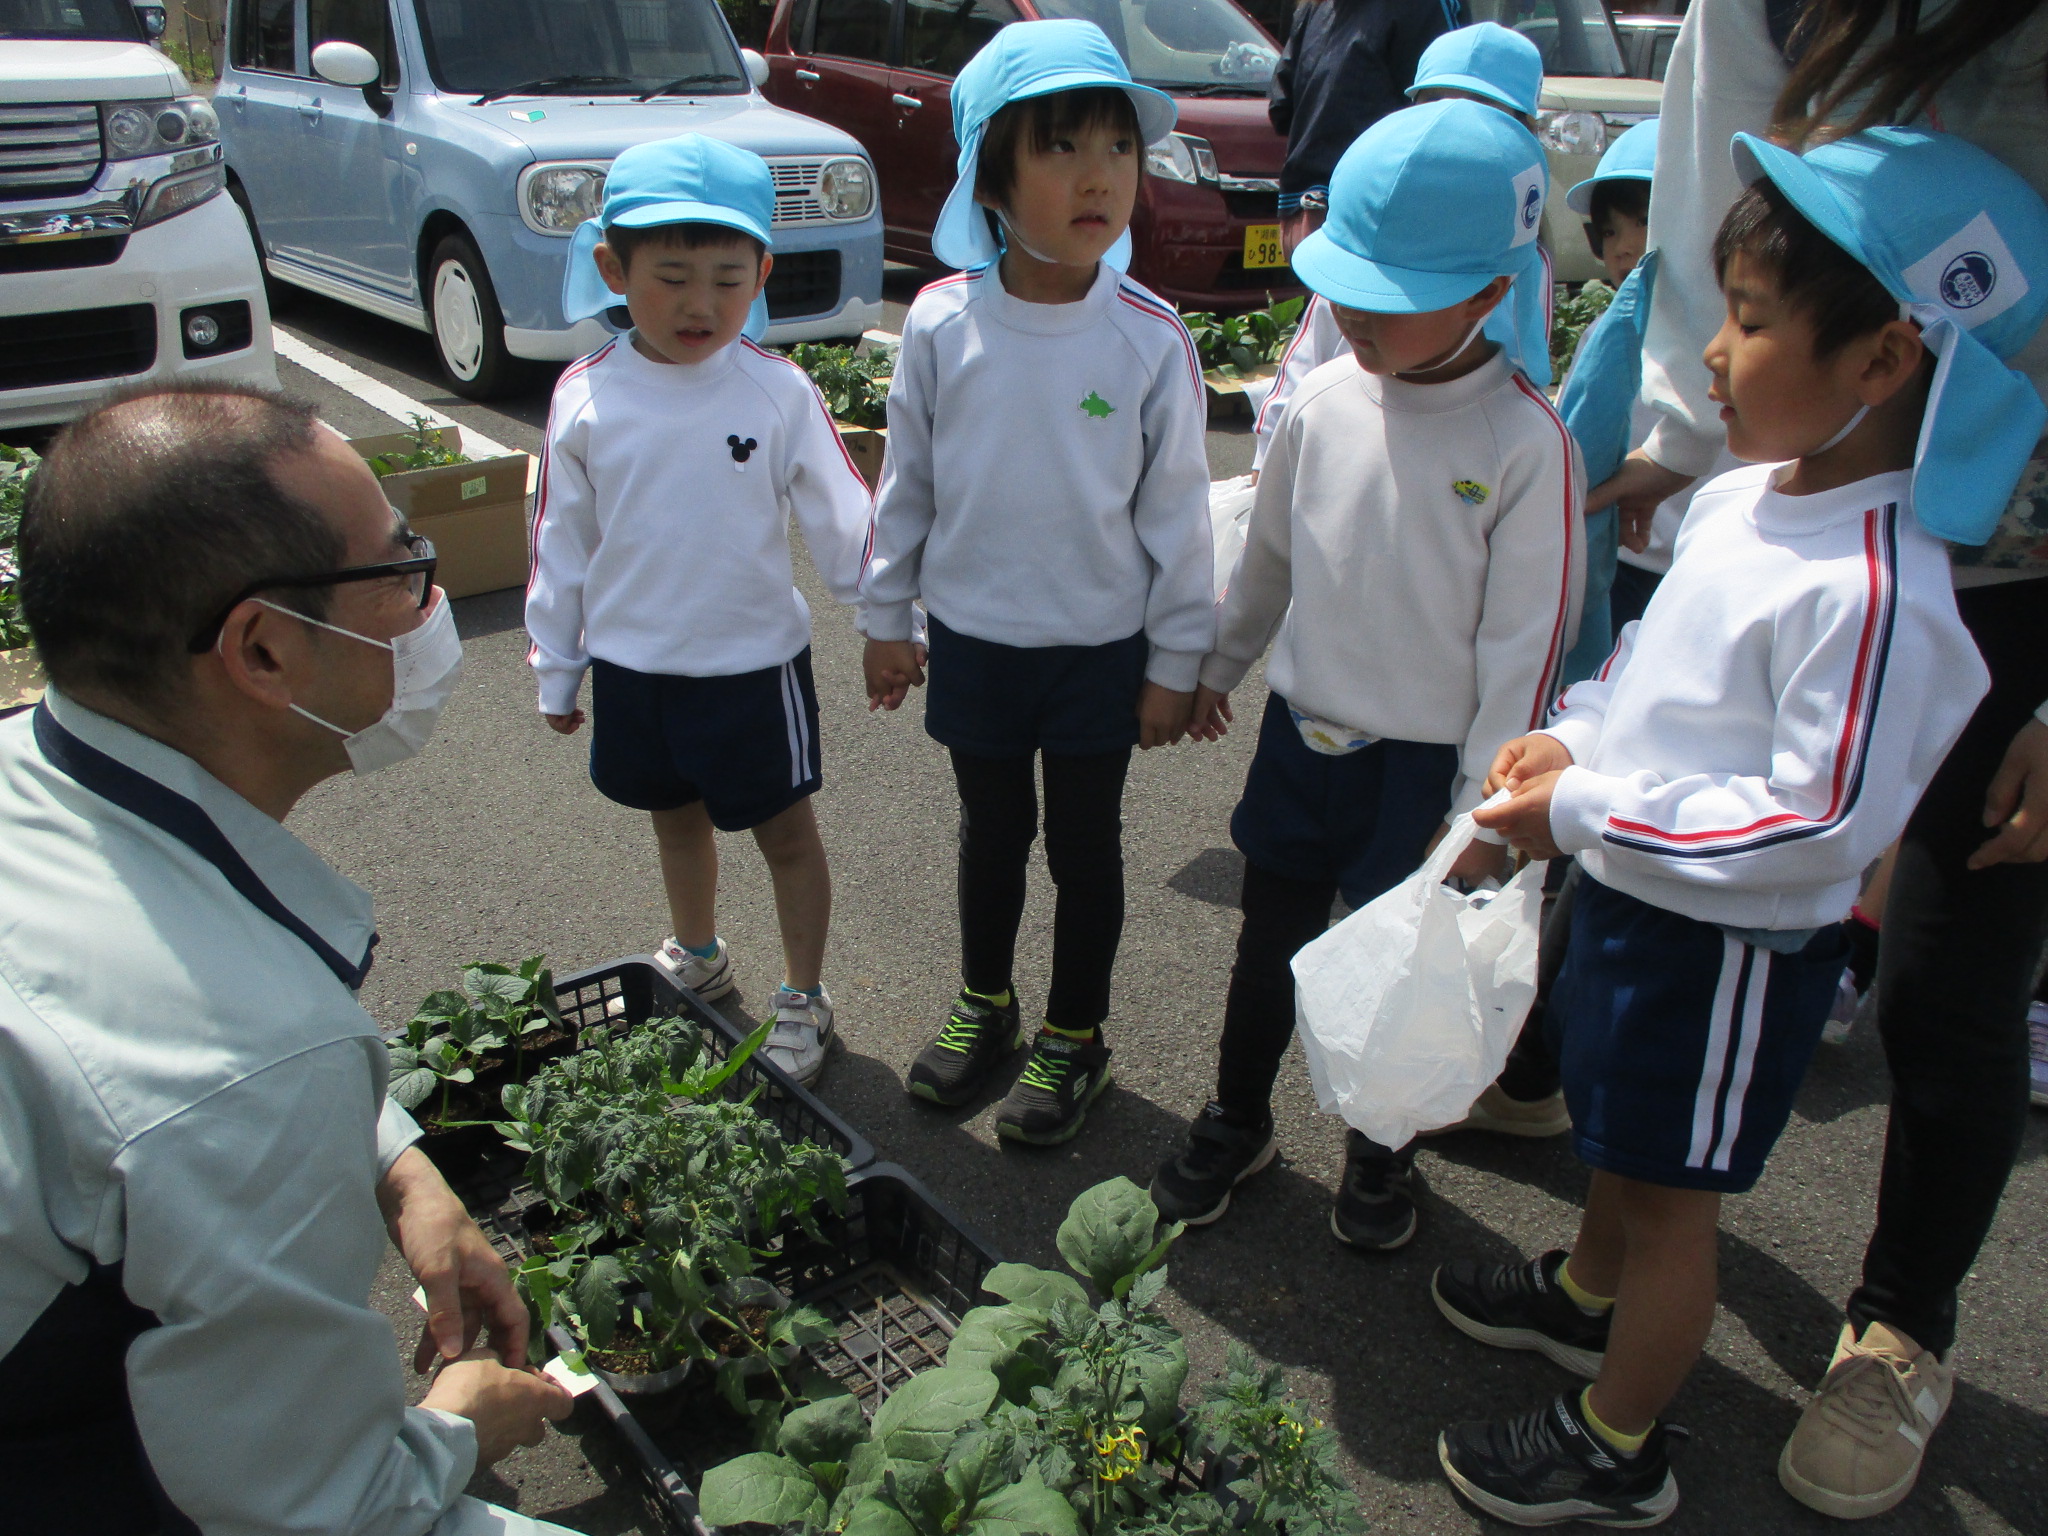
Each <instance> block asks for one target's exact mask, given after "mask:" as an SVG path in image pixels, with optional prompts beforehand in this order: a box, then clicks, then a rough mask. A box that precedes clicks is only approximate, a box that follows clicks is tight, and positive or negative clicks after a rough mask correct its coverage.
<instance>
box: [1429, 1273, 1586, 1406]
mask: <svg viewBox="0 0 2048 1536" xmlns="http://www.w3.org/2000/svg"><path fill="white" fill-rule="evenodd" d="M1566 1257H1567V1255H1566V1254H1565V1251H1564V1250H1563V1249H1562V1248H1553V1249H1552V1250H1551V1251H1550V1252H1548V1253H1546V1254H1544V1255H1543V1256H1542V1257H1541V1258H1535V1259H1524V1260H1523V1261H1522V1262H1521V1263H1519V1264H1480V1263H1476V1262H1474V1261H1473V1260H1471V1259H1453V1260H1451V1262H1450V1263H1448V1264H1445V1265H1442V1266H1440V1267H1439V1268H1438V1270H1437V1272H1436V1274H1435V1275H1434V1276H1432V1277H1431V1279H1430V1282H1429V1294H1430V1296H1431V1298H1432V1299H1433V1300H1434V1301H1435V1302H1436V1309H1437V1311H1439V1312H1441V1313H1443V1315H1444V1317H1445V1319H1446V1320H1448V1321H1449V1323H1450V1325H1451V1326H1452V1327H1453V1328H1455V1329H1457V1330H1458V1331H1459V1332H1460V1333H1462V1334H1465V1335H1466V1336H1467V1337H1469V1338H1474V1339H1477V1340H1478V1341H1479V1342H1480V1343H1482V1344H1491V1345H1492V1346H1493V1347H1494V1348H1495V1349H1527V1350H1533V1351H1535V1352H1536V1353H1537V1354H1539V1355H1541V1356H1543V1358H1544V1359H1546V1360H1548V1361H1550V1362H1551V1363H1552V1364H1553V1365H1561V1366H1563V1367H1564V1368H1565V1369H1566V1370H1568V1371H1570V1372H1572V1373H1573V1374H1575V1375H1579V1376H1583V1377H1585V1378H1586V1379H1587V1380H1588V1381H1591V1380H1592V1379H1593V1378H1594V1377H1596V1376H1598V1375H1599V1374H1600V1367H1601V1365H1602V1363H1603V1362H1604V1361H1605V1360H1606V1358H1607V1332H1608V1329H1609V1327H1610V1326H1611V1325H1612V1323H1613V1321H1614V1312H1613V1309H1611V1308H1609V1309H1607V1310H1604V1311H1601V1312H1588V1311H1586V1310H1585V1308H1583V1307H1581V1306H1580V1305H1579V1304H1578V1303H1577V1302H1575V1301H1573V1300H1572V1299H1571V1297H1570V1296H1568V1295H1566V1294H1565V1289H1564V1286H1563V1285H1562V1284H1560V1283H1559V1281H1558V1278H1557V1277H1558V1272H1559V1271H1560V1270H1562V1269H1563V1268H1564V1261H1565V1259H1566Z"/></svg>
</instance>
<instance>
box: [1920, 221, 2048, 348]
mask: <svg viewBox="0 0 2048 1536" xmlns="http://www.w3.org/2000/svg"><path fill="white" fill-rule="evenodd" d="M1900 275H1901V276H1902V277H1904V278H1905V280H1906V286H1907V288H1909V289H1910V290H1911V291H1912V294H1913V297H1914V298H1915V299H1918V300H1921V301H1923V302H1931V303H1935V304H1939V305H1940V306H1941V307H1942V309H1943V310H1944V311H1945V312H1946V313H1947V314H1948V316H1949V317H1950V318H1951V319H1952V320H1954V321H1955V323H1956V324H1957V325H1960V326H1962V327H1963V328H1964V329H1965V330H1971V329H1974V328H1975V327H1977V326H1980V325H1982V324H1983V323H1984V322H1985V321H1987V320H1995V319H1997V318H1998V317H1999V316H2000V315H2002V314H2004V313H2005V312H2006V311H2007V310H2008V309H2011V308H2012V307H2013V305H2015V304H2017V303H2019V301H2020V300H2021V299H2023V298H2025V297H2026V296H2027V280H2026V277H2025V276H2024V275H2023V274H2022V273H2021V272H2020V269H2019V263H2017V262H2016V261H2014V260H2013V259H2012V252H2011V251H2010V250H2009V249H2008V248H2007V247H2006V243H2005V241H2004V240H2002V239H2000V238H1999V234H1998V226H1997V225H1995V224H1993V223H1992V222H1991V215H1990V214H1988V213H1980V214H1978V215H1977V217H1975V218H1974V219H1972V220H1970V222H1969V223H1967V224H1965V225H1964V226H1963V227H1962V228H1961V229H1959V230H1957V231H1956V232H1955V233H1954V234H1953V235H1951V236H1949V237H1948V239H1946V240H1944V241H1943V242H1942V243H1941V244H1940V245H1938V246H1936V247H1935V248H1934V249H1933V250H1931V251H1929V252H1928V253H1927V254H1926V255H1925V256H1923V257H1921V258H1920V259H1919V260H1918V261H1916V262H1914V263H1913V265H1912V266H1910V267H1908V268H1906V270H1905V271H1904V272H1903V273H1901V274H1900Z"/></svg>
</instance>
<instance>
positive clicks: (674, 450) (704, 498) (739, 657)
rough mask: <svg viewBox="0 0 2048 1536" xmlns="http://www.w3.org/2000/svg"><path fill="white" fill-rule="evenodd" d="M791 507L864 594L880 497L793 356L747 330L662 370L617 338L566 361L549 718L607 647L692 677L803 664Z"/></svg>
mask: <svg viewBox="0 0 2048 1536" xmlns="http://www.w3.org/2000/svg"><path fill="white" fill-rule="evenodd" d="M735 439H737V443H735V442H734V440H735ZM749 443H751V444H752V445H753V446H752V447H748V446H747V445H748V444H749ZM792 513H793V514H795V517H796V520H797V522H798V524H799V525H800V526H801V527H802V529H803V534H804V543H805V544H806V545H807V546H808V547H809V549H810V552H811V560H812V562H813V563H814V564H815V565H816V566H817V568H818V574H819V575H820V576H821V577H823V578H824V581H825V586H826V588H827V589H828V590H829V591H830V592H831V593H832V595H833V596H834V597H836V598H838V599H839V600H840V601H841V602H842V603H853V602H857V601H858V600H859V595H860V590H859V589H860V573H861V565H862V562H863V561H864V560H865V558H866V555H867V541H868V534H869V530H870V527H871V524H872V520H873V500H872V498H871V497H870V496H869V494H868V488H867V482H866V481H864V480H863V479H861V476H860V471H859V470H858V469H857V468H855V467H854V463H853V460H852V459H850V458H849V457H848V456H847V453H846V449H845V448H844V446H843V445H842V444H841V443H840V441H839V432H838V429H837V428H836V427H834V426H833V424H832V417H831V413H830V412H829V411H828V410H827V409H826V407H825V402H824V399H823V397H822V396H820V395H819V393H818V390H817V386H815V385H814V384H812V383H811V381H810V379H809V378H808V377H807V376H806V375H805V374H804V371H803V370H802V369H801V368H798V367H797V366H796V365H795V364H794V363H792V362H790V361H789V359H787V358H785V357H780V356H777V355H776V354H775V353H772V352H764V351H762V350H761V348H759V347H757V346H755V345H754V344H753V343H752V342H749V341H745V340H741V341H735V342H734V343H733V344H732V345H731V346H729V347H727V348H725V349H724V350H723V351H721V352H719V353H717V354H715V355H714V356H712V357H710V358H707V359H706V360H705V361H703V362H701V363H655V362H650V361H648V359H646V358H644V357H642V356H641V355H640V354H639V353H638V352H637V351H635V350H634V349H633V346H632V343H631V341H630V340H629V339H628V338H625V337H621V338H619V339H618V340H617V341H614V342H611V343H609V344H608V345H606V346H604V347H602V348H600V349H599V350H598V351H596V352H594V353H592V354H591V355H590V356H589V357H587V358H585V359H584V360H583V361H582V362H580V363H576V364H574V365H572V366H571V367H569V368H568V369H567V370H565V371H564V372H563V374H562V377H561V379H560V381H559V382H558V383H557V384H556V385H555V398H554V403H553V404H552V405H551V406H550V408H549V410H548V436H547V446H546V448H545V449H544V450H543V452H542V457H541V477H540V501H539V505H538V507H537V508H536V509H535V513H534V529H533V575H532V577H531V579H530V580H529V582H528V584H527V589H526V630H527V633H528V634H529V635H530V636H531V637H532V639H533V647H532V650H531V651H530V652H529V653H528V656H527V660H528V662H529V663H530V664H531V666H532V667H533V669H534V672H535V673H536V674H537V675H538V678H539V682H540V707H541V711H542V713H544V714H551V715H559V714H567V713H568V712H569V711H570V710H572V709H574V708H575V707H576V694H577V690H578V688H579V687H580V685H581V683H582V681H583V673H584V671H585V670H586V669H587V668H588V667H589V665H590V658H591V657H593V656H596V657H599V658H601V659H603V660H605V661H608V662H611V663H612V664H613V665H615V666H621V667H629V668H631V669H632V670H633V671H635V672H657V673H664V674H667V675H670V676H681V677H729V676H732V675H733V674H735V673H740V672H757V671H760V670H762V669H763V668H766V667H779V666H781V665H782V663H784V662H785V661H788V660H789V659H790V658H791V657H792V656H795V655H796V654H797V653H798V652H799V651H801V650H802V649H803V648H804V647H805V646H806V645H808V644H810V640H811V610H810V608H809V606H808V605H807V604H806V603H805V602H804V599H803V594H802V593H800V592H798V591H797V589H796V584H795V576H794V573H793V570H792V567H791V564H790V550H789V519H790V516H791V514H792Z"/></svg>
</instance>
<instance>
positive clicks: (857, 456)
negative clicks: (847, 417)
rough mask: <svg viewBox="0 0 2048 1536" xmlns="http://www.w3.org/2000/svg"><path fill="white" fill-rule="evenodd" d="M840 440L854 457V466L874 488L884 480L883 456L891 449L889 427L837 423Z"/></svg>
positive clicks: (871, 488)
mask: <svg viewBox="0 0 2048 1536" xmlns="http://www.w3.org/2000/svg"><path fill="white" fill-rule="evenodd" d="M837 425H838V427H839V441H840V442H841V443H843V444H845V446H846V451H847V453H848V454H849V455H850V456H851V457H852V459H853V464H854V468H856V469H858V470H859V471H860V474H861V478H862V479H863V480H865V481H867V483H868V489H869V490H871V491H872V490H873V489H874V488H875V487H876V486H877V485H879V484H881V482H882V457H883V455H884V454H886V453H887V452H888V450H889V429H888V428H887V427H850V426H848V425H847V424H846V423H845V422H843V421H842V422H839V423H837Z"/></svg>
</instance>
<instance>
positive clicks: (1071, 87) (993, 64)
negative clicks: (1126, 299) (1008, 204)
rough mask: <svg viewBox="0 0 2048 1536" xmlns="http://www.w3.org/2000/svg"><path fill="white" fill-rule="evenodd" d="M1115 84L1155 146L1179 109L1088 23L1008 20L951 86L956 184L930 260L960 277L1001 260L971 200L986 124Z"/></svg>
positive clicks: (1125, 249) (1123, 244)
mask: <svg viewBox="0 0 2048 1536" xmlns="http://www.w3.org/2000/svg"><path fill="white" fill-rule="evenodd" d="M1098 86H1113V87H1115V88H1116V89H1117V90H1120V91H1122V92H1123V93H1124V94H1125V95H1126V96H1128V97H1130V98H1131V105H1132V107H1134V108H1135V109H1136V110H1137V114H1138V134H1139V137H1141V138H1142V139H1143V140H1144V141H1145V142H1146V143H1147V144H1156V143H1158V142H1159V141H1160V140H1161V139H1163V138H1165V137H1166V136H1167V134H1169V133H1171V132H1172V131H1173V124H1174V119H1175V117H1176V116H1177V115H1178V111H1179V109H1178V108H1177V107H1175V106H1174V102H1173V98H1172V97H1171V96H1169V95H1167V94H1166V93H1165V92H1164V91H1155V90H1153V89H1152V87H1150V86H1149V85H1135V84H1133V83H1132V81H1131V71H1130V69H1129V67H1128V66H1126V65H1125V63H1124V60H1123V55H1122V54H1120V53H1118V52H1117V51H1116V48H1115V47H1114V45H1112V44H1111V42H1110V40H1109V38H1108V36H1107V35H1106V34H1104V32H1103V30H1102V28H1100V27H1098V26H1096V25H1095V23H1094V22H1092V21H1013V22H1011V23H1010V25H1008V26H1007V27H1004V28H1003V29H1002V30H1001V31H1000V32H998V33H996V35H995V36H994V37H993V38H992V39H990V41H989V43H988V45H987V46H986V47H984V48H983V49H982V50H981V52H979V53H977V54H976V55H975V56H974V57H973V58H971V59H969V60H968V61H967V66H966V68H964V69H962V70H961V71H960V73H959V76H958V77H957V78H956V79H955V80H954V81H953V139H954V142H956V143H957V144H958V145H959V146H960V162H959V169H960V179H959V180H958V181H956V182H954V183H953V191H952V194H951V195H950V196H949V197H947V199H946V206H945V207H944V208H942V209H940V210H939V222H938V225H937V227H936V228H934V229H933V230H932V254H933V255H935V256H937V257H938V258H939V260H941V261H943V262H944V263H945V264H946V265H947V266H949V267H954V268H957V269H959V270H961V271H965V270H967V269H968V268H970V267H985V266H987V265H988V264H989V263H990V262H992V261H994V260H995V259H996V258H997V257H998V256H1000V255H1001V254H1002V248H1001V247H1000V246H999V245H998V244H997V243H996V238H995V236H994V234H992V233H991V232H990V230H989V227H988V225H989V221H988V219H987V217H986V216H985V215H984V214H983V212H982V209H981V207H980V205H979V204H977V203H976V202H975V201H974V177H975V170H976V167H978V166H979V165H980V163H981V139H982V134H983V133H984V132H985V131H986V130H987V128H988V120H989V119H990V118H992V117H994V116H995V115H996V113H998V112H999V111H1001V110H1002V109H1003V108H1004V107H1006V106H1008V105H1009V104H1010V103H1011V102H1013V101H1023V100H1025V99H1027V98H1028V97H1032V96H1051V95H1053V94H1054V93H1056V92H1059V91H1081V90H1089V89H1093V88H1095V87H1098ZM1103 259H1104V260H1105V261H1107V262H1108V263H1109V264H1110V265H1111V266H1113V267H1115V268H1117V269H1118V270H1119V271H1121V270H1123V269H1124V268H1126V267H1128V266H1129V265H1130V264H1131V236H1130V231H1129V230H1126V231H1125V232H1124V234H1123V236H1122V237H1121V238H1120V239H1119V240H1118V241H1117V243H1116V244H1115V245H1114V246H1112V247H1111V248H1110V250H1109V252H1108V254H1107V255H1106V256H1105V257H1104V258H1103Z"/></svg>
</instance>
